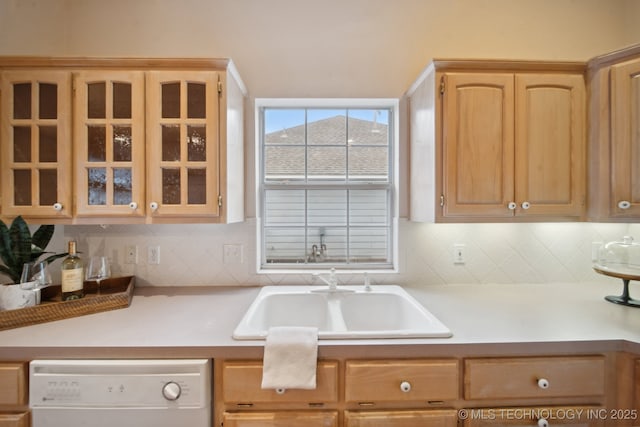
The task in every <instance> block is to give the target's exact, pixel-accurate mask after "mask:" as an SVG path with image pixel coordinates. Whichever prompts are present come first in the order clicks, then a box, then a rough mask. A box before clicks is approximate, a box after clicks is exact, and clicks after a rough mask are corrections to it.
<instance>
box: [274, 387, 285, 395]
mask: <svg viewBox="0 0 640 427" xmlns="http://www.w3.org/2000/svg"><path fill="white" fill-rule="evenodd" d="M286 391H287V389H286V388H277V389H276V394H284V393H285V392H286Z"/></svg>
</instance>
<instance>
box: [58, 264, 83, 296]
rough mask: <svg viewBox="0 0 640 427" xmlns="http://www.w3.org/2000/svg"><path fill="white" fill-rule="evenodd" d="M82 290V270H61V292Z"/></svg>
mask: <svg viewBox="0 0 640 427" xmlns="http://www.w3.org/2000/svg"><path fill="white" fill-rule="evenodd" d="M80 289H82V268H74V269H71V270H62V292H74V291H79V290H80Z"/></svg>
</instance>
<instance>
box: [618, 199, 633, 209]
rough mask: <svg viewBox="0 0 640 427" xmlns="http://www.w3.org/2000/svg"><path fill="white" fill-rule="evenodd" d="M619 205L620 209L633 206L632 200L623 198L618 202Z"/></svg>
mask: <svg viewBox="0 0 640 427" xmlns="http://www.w3.org/2000/svg"><path fill="white" fill-rule="evenodd" d="M618 207H619V208H620V209H629V208H630V207H631V202H630V201H628V200H621V201H619V202H618Z"/></svg>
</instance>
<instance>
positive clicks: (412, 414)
mask: <svg viewBox="0 0 640 427" xmlns="http://www.w3.org/2000/svg"><path fill="white" fill-rule="evenodd" d="M457 424H458V412H457V411H455V410H451V409H449V410H424V411H421V410H397V411H349V410H348V411H345V415H344V425H345V427H416V426H420V427H456V426H457Z"/></svg>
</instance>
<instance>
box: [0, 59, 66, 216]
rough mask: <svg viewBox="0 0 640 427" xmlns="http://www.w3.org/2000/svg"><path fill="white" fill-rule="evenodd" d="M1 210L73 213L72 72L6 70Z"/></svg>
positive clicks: (9, 212)
mask: <svg viewBox="0 0 640 427" xmlns="http://www.w3.org/2000/svg"><path fill="white" fill-rule="evenodd" d="M1 88H2V89H1V91H2V106H1V108H0V110H1V111H2V119H1V122H2V129H1V134H0V141H2V150H1V152H0V155H1V156H2V171H3V172H2V173H3V176H2V215H6V216H16V215H22V216H24V217H26V218H29V217H32V218H56V217H59V218H69V217H71V215H72V207H71V74H70V73H67V72H57V71H29V70H26V71H5V72H3V73H2V85H1Z"/></svg>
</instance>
